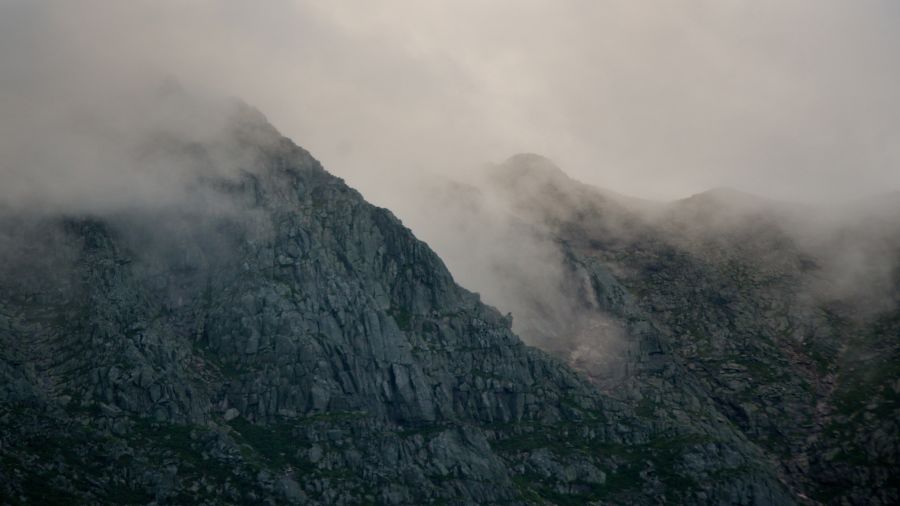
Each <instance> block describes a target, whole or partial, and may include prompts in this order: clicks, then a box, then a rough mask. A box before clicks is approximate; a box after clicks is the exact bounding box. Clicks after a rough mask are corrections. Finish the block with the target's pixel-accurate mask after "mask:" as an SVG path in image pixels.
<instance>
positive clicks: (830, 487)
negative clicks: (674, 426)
mask: <svg viewBox="0 0 900 506" xmlns="http://www.w3.org/2000/svg"><path fill="white" fill-rule="evenodd" d="M480 191H482V192H483V194H482V198H483V199H484V200H485V201H492V202H496V201H500V202H504V203H505V204H504V205H505V206H506V212H507V213H509V215H510V216H514V219H513V221H515V222H516V223H518V224H517V225H516V226H517V227H520V228H521V227H526V228H528V230H529V233H528V234H520V236H519V237H522V238H524V239H523V240H524V241H525V242H528V243H530V244H536V245H538V246H531V247H533V248H534V247H543V248H545V250H546V251H550V253H547V252H545V254H544V256H543V258H545V259H549V260H551V261H555V262H557V263H558V264H559V265H558V268H557V270H556V272H559V279H557V280H556V286H557V287H558V288H557V293H554V294H553V295H552V296H549V295H546V292H544V291H542V290H543V288H541V289H538V290H535V289H536V288H537V287H536V286H532V287H531V288H532V290H528V288H526V289H525V290H523V292H524V293H528V294H532V293H537V294H538V295H526V296H524V298H523V296H518V295H515V294H513V295H510V294H507V295H508V296H509V297H508V299H507V301H509V302H511V305H515V306H516V308H517V310H518V311H514V313H515V315H516V317H517V318H524V319H525V320H529V319H531V318H534V317H536V318H538V319H543V320H544V321H548V320H547V319H546V318H544V317H543V316H542V312H543V311H546V309H542V308H547V307H557V306H567V307H569V308H575V309H571V310H570V313H569V314H568V315H567V316H566V318H561V319H558V321H560V322H563V323H561V324H558V325H555V326H550V327H544V328H532V327H521V328H520V330H521V331H522V332H523V336H524V337H525V338H526V340H528V341H529V342H533V343H538V344H540V345H541V346H542V347H545V348H547V349H548V350H551V351H553V352H554V354H556V355H558V356H560V357H562V358H564V359H567V360H568V361H569V362H570V363H571V364H572V365H574V366H575V367H576V368H579V369H581V370H582V371H584V372H585V373H587V374H589V375H590V376H591V377H593V378H594V381H595V382H596V383H597V384H598V385H600V386H601V387H602V388H604V390H605V391H608V392H622V391H623V389H624V390H625V391H627V390H634V391H637V392H638V393H639V397H640V398H641V399H642V401H641V402H644V403H646V404H642V406H643V407H644V408H645V409H647V410H651V409H652V410H655V411H656V412H662V413H669V412H672V410H673V409H674V408H673V406H672V404H673V401H674V404H676V405H677V404H681V403H683V399H682V398H681V397H679V396H680V395H684V393H683V392H685V391H689V392H692V393H693V395H694V396H696V397H697V398H699V399H709V400H710V401H711V404H712V408H711V409H710V411H704V413H702V414H700V415H699V418H695V420H692V421H691V423H693V424H696V423H698V422H697V420H698V419H710V418H715V416H717V415H716V414H714V413H718V414H720V415H719V416H723V417H724V418H726V419H727V420H728V421H729V422H730V423H731V424H734V426H736V427H738V428H739V430H740V431H741V432H742V433H743V434H744V435H746V436H747V437H748V438H749V439H750V440H751V441H753V442H754V443H755V444H757V445H759V446H760V447H761V448H763V449H764V450H765V451H766V452H767V453H768V455H769V456H770V457H771V458H772V459H774V460H777V461H779V462H780V464H781V474H782V476H783V477H784V479H785V480H786V481H788V482H789V483H790V484H791V488H792V489H793V490H794V491H795V493H796V494H797V495H796V497H798V498H799V499H800V500H801V501H806V502H810V503H813V502H824V503H834V504H844V503H849V504H892V503H895V502H896V501H897V500H898V499H900V495H898V494H900V486H898V482H897V478H896V476H895V475H894V474H893V473H892V471H891V469H892V468H893V467H895V466H896V464H897V461H898V444H900V438H898V437H897V435H898V434H900V427H898V426H897V422H896V420H897V419H898V416H900V411H898V409H900V406H898V404H897V394H898V391H900V371H898V369H897V366H896V364H897V363H900V362H898V358H900V356H898V353H900V340H898V336H900V333H898V328H897V321H898V317H900V309H898V308H900V297H898V294H900V268H898V266H900V219H898V215H896V213H891V212H889V211H888V212H885V209H896V207H895V206H894V207H887V206H886V205H885V203H884V202H880V203H879V205H878V206H877V209H875V210H874V211H872V212H871V213H859V214H854V215H849V214H848V215H847V216H846V217H845V218H846V221H845V222H844V223H841V224H837V223H835V224H831V225H828V226H821V224H819V223H818V222H817V221H816V220H812V219H810V217H809V215H808V214H804V213H808V212H810V210H808V209H801V208H797V207H794V206H789V205H787V204H781V203H775V202H769V201H766V200H764V199H760V198H757V197H753V196H751V195H747V194H742V193H740V192H737V191H735V190H729V189H718V190H713V191H711V192H708V193H705V194H700V195H697V196H694V197H692V198H690V199H686V200H684V201H679V202H675V203H673V204H671V205H668V206H647V205H645V204H644V203H641V202H634V201H632V202H629V201H628V200H627V199H623V198H616V197H615V196H614V194H610V193H609V192H604V191H602V190H598V189H596V188H592V187H589V186H587V185H583V184H581V183H578V182H577V181H574V180H572V179H570V178H568V177H567V176H565V174H564V173H562V171H560V170H559V169H558V168H556V167H554V166H553V165H552V163H551V162H549V161H547V160H543V159H540V158H538V157H535V156H534V155H527V156H524V157H522V156H519V157H514V158H512V159H510V160H509V161H507V162H506V163H504V164H502V165H501V166H499V167H497V168H496V169H495V170H494V171H493V173H492V175H491V178H490V181H489V182H488V183H487V184H485V185H484V186H483V187H482V189H481V190H480ZM493 206H494V208H496V207H497V206H496V204H493ZM492 212H494V213H496V211H492ZM456 216H460V217H462V219H465V218H467V217H469V216H471V214H466V213H461V214H457V215H456ZM801 226H803V227H804V228H802V229H801ZM815 227H820V228H821V230H819V229H817V228H815ZM798 230H802V232H798ZM515 248H521V246H516V247H515ZM515 248H513V249H515ZM513 249H511V250H510V253H509V254H510V256H513V255H515V253H514V252H513V251H512V250H513ZM452 260H453V259H451V263H452ZM476 288H477V285H476ZM541 294H544V295H541ZM560 300H562V301H563V302H560ZM507 301H504V302H507ZM523 313H524V314H523ZM535 315H537V316H535ZM611 347H612V348H615V349H617V350H618V354H617V357H618V359H616V360H612V361H611V360H609V355H610V353H609V350H610V348H611ZM647 350H650V351H647ZM659 361H662V362H663V363H666V364H667V365H666V366H665V367H667V368H668V370H669V372H668V373H667V374H668V375H670V376H673V377H675V378H677V379H675V380H674V381H673V382H674V383H677V384H678V385H679V388H678V389H675V390H672V389H669V390H665V389H660V388H661V387H660V383H659V377H660V374H659V373H658V372H657V371H655V370H654V368H653V367H651V366H648V364H653V363H654V362H659ZM663 376H664V375H663ZM654 389H655V390H656V392H664V395H662V396H653V394H652V393H651V394H650V395H647V392H648V391H650V392H653V391H654ZM648 398H649V399H651V401H646V400H644V399H648Z"/></svg>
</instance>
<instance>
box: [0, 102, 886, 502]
mask: <svg viewBox="0 0 900 506" xmlns="http://www.w3.org/2000/svg"><path fill="white" fill-rule="evenodd" d="M161 138H162V139H163V140H162V141H161V140H160V138H156V140H155V141H154V142H155V143H156V144H154V148H153V149H164V150H166V151H178V152H180V153H183V154H186V155H185V156H190V157H191V158H192V159H193V160H194V161H196V162H197V164H199V165H203V164H215V163H216V160H218V158H217V157H216V156H212V154H211V153H213V152H214V151H215V150H216V149H218V148H217V147H216V146H212V145H204V144H202V143H201V144H197V143H181V142H180V141H179V140H178V139H172V138H166V137H164V136H163V137H161ZM218 142H220V143H224V144H225V145H227V146H228V147H229V149H230V150H238V151H240V152H241V153H243V154H245V155H246V154H248V153H249V154H250V155H251V156H243V157H241V160H243V162H242V163H243V165H242V166H241V167H240V170H238V171H237V172H235V173H234V174H233V175H222V176H221V177H200V178H197V181H196V182H195V183H194V184H195V189H196V195H201V194H202V195H204V197H203V198H204V199H205V200H203V202H206V204H204V205H200V204H198V201H199V200H200V199H199V197H198V201H190V202H189V203H186V204H184V205H171V206H164V207H155V208H154V207H150V208H146V207H140V208H138V207H136V208H128V209H122V210H118V211H116V212H93V213H82V214H72V213H69V214H62V215H60V214H54V213H36V212H34V211H28V212H26V211H21V210H19V211H8V212H6V211H5V212H4V213H3V216H2V219H0V230H2V241H3V242H2V245H3V248H2V256H3V258H2V260H3V261H2V267H0V502H2V503H4V504H110V503H119V504H147V503H155V504H251V503H261V504H289V503H299V504H432V503H433V504H584V503H589V502H595V503H597V504H659V503H671V504H747V505H750V504H757V505H763V504H793V503H794V502H795V501H796V500H797V498H796V495H794V494H793V493H792V492H791V491H790V490H789V489H788V487H787V486H785V484H784V483H782V482H781V481H780V479H779V471H778V468H777V466H776V464H775V462H774V461H773V460H771V459H770V457H769V456H768V455H767V454H766V452H765V451H763V450H762V449H761V448H765V446H764V445H763V446H760V445H759V444H758V443H754V440H759V439H760V437H757V436H758V434H766V433H768V432H767V431H770V430H771V426H772V420H782V419H784V418H785V417H789V416H793V414H790V413H788V414H782V413H781V412H778V411H777V409H778V408H777V407H776V408H775V409H776V411H774V412H771V413H770V412H769V410H767V409H766V408H765V407H764V406H760V407H759V409H757V411H755V412H753V414H748V415H747V416H746V418H745V419H744V418H740V417H738V416H737V415H735V414H733V413H731V412H727V411H726V410H725V409H724V408H722V405H723V404H724V403H726V402H730V401H731V400H732V399H733V400H734V409H735V410H740V409H742V408H741V406H742V404H740V403H739V402H738V400H737V397H735V396H736V395H738V394H737V393H732V390H728V391H724V390H723V391H722V394H721V395H719V396H717V397H715V396H713V397H711V396H710V395H708V394H709V389H710V388H711V384H710V383H709V382H711V381H713V380H714V379H715V380H721V381H730V380H729V379H728V378H729V376H727V375H726V374H724V373H723V375H721V376H720V375H718V374H710V375H708V376H704V377H701V378H700V379H697V378H698V376H697V375H692V374H689V372H690V371H689V368H688V366H686V365H685V363H684V362H683V361H681V360H679V359H680V358H681V357H683V356H687V355H686V353H687V350H688V349H689V348H688V347H687V345H686V344H684V343H683V342H682V341H679V340H673V339H666V340H664V339H663V338H662V336H664V335H666V336H668V334H664V333H661V332H659V331H658V329H657V328H655V327H654V326H653V325H656V320H650V319H648V318H645V315H646V313H645V312H644V309H643V306H642V305H641V304H639V303H638V302H636V301H635V300H636V299H634V300H633V299H632V297H633V296H632V295H629V294H631V293H633V292H634V290H635V288H633V287H630V286H627V285H625V284H619V282H618V281H616V280H615V278H614V277H612V276H610V275H609V274H608V273H606V272H605V271H604V270H603V267H602V265H600V264H594V263H591V260H590V259H589V258H588V257H587V256H579V257H577V258H573V262H580V263H579V264H578V265H581V266H582V268H583V269H584V271H585V272H586V273H587V276H588V277H589V278H590V279H591V280H593V281H592V282H593V283H594V286H595V287H596V289H597V290H602V291H603V293H604V294H606V295H605V296H606V299H604V300H606V301H607V302H604V303H603V304H605V307H606V308H607V309H608V310H609V311H620V312H621V314H622V315H623V317H625V318H626V319H628V321H629V325H630V326H629V332H631V333H633V335H635V336H638V339H637V340H636V341H635V343H636V344H635V346H634V347H633V349H630V350H629V354H630V355H628V357H629V360H631V362H630V363H629V364H628V365H627V367H628V368H629V373H628V380H627V381H626V382H624V383H622V386H621V389H620V390H616V389H606V390H605V391H603V392H601V391H600V390H599V389H598V388H597V387H596V386H595V385H594V384H593V383H591V382H590V381H588V380H587V379H585V377H583V376H581V375H579V374H578V373H576V372H574V371H573V370H572V369H571V368H569V367H568V366H567V365H565V364H564V363H563V361H560V360H558V359H556V358H553V357H551V356H549V355H547V354H545V353H543V352H541V351H538V350H537V349H534V348H531V347H528V346H525V345H524V344H523V343H522V342H521V341H520V340H519V338H518V337H516V335H515V334H514V333H513V332H512V331H511V329H510V325H511V322H510V319H509V318H508V317H504V316H502V315H501V314H500V313H498V312H497V311H496V310H494V309H493V308H491V307H488V306H486V305H484V304H482V303H481V302H480V300H479V297H478V296H477V295H475V294H473V293H471V292H468V291H466V290H465V289H463V288H461V287H459V286H458V285H456V284H455V283H454V280H453V279H452V277H451V276H450V274H449V272H448V270H447V269H446V268H445V266H444V264H443V263H442V262H441V260H440V259H439V258H438V257H437V256H436V255H435V253H433V252H432V251H431V250H430V249H429V248H428V247H427V246H426V245H425V244H424V243H422V242H420V241H418V240H417V239H416V238H415V237H414V236H413V235H412V233H411V232H410V231H409V230H408V229H407V228H405V227H404V226H403V225H402V224H401V223H400V222H399V221H398V220H397V219H396V218H395V217H394V216H393V215H392V214H391V213H390V212H388V211H387V210H385V209H380V208H376V207H374V206H372V205H370V204H368V203H366V202H365V201H364V200H363V198H362V197H361V196H360V195H359V194H358V193H357V192H356V191H354V190H352V189H350V188H348V187H347V186H346V185H345V184H344V183H343V182H342V181H341V180H340V179H338V178H336V177H334V176H332V175H330V174H328V173H327V172H326V171H325V170H324V169H323V168H322V167H321V166H320V164H319V163H318V162H317V161H316V160H314V159H313V158H312V157H311V156H310V155H309V153H307V152H306V151H304V150H303V149H301V148H299V147H297V146H296V145H294V144H293V143H292V142H291V141H290V140H288V139H286V138H283V137H282V136H280V135H279V134H278V133H277V132H276V131H275V130H274V129H273V128H272V127H271V126H270V125H268V123H267V122H266V121H265V120H264V118H262V117H261V115H259V114H258V113H255V112H254V111H252V110H249V109H248V108H246V107H237V108H236V110H235V113H234V118H233V123H232V124H231V126H230V128H229V129H228V132H227V135H226V136H225V138H223V139H219V141H218ZM201 190H202V191H201ZM192 191H193V190H192ZM187 194H188V195H194V194H195V193H191V192H190V191H189V192H187ZM209 199H212V200H213V201H214V202H215V204H216V205H209V202H210V201H209ZM573 265H574V264H573ZM598 293H599V292H598ZM666 297H668V294H666ZM697 310H700V308H697ZM663 323H665V324H666V327H665V328H666V329H675V328H677V327H676V326H675V325H676V324H675V323H673V322H670V321H663ZM894 328H896V327H894ZM704 332H713V329H712V328H710V329H708V330H704ZM673 346H674V347H675V350H676V352H674V353H673V352H672V351H670V349H671V348H672V347H673ZM747 346H749V345H747ZM721 353H722V354H725V351H724V350H723V351H722V352H721ZM723 356H724V355H723ZM728 364H730V362H727V363H723V364H722V366H721V367H722V368H724V369H722V370H723V371H728V373H727V374H731V375H732V376H734V377H735V378H736V379H735V385H736V386H735V390H734V392H739V390H737V389H738V388H739V387H738V386H737V385H740V381H742V380H746V381H747V382H751V380H752V378H751V377H750V373H749V372H748V371H750V372H752V371H754V370H755V369H751V368H750V367H749V366H741V365H739V364H735V365H733V366H731V365H728ZM729 367H730V368H729ZM742 367H744V368H742ZM773 381H774V380H773ZM750 384H751V385H753V386H748V387H747V388H753V389H756V390H753V392H754V395H762V394H763V391H764V390H765V388H766V386H765V385H759V386H756V385H758V383H752V382H751V383H750ZM819 387H820V386H819V385H816V388H819ZM771 388H773V389H775V388H778V387H777V386H776V385H773V386H772V387H771ZM822 388H824V386H823V387H822ZM784 389H785V391H786V392H789V393H791V394H793V393H794V389H793V387H789V386H787V387H784ZM765 392H769V390H765ZM767 395H768V394H767ZM771 395H775V394H774V393H772V394H771ZM779 395H782V394H779ZM785 395H786V394H785ZM885 395H887V392H885ZM768 398H771V397H761V399H768ZM755 402H757V404H758V403H759V401H755ZM773 404H774V401H773ZM774 405H776V406H777V404H774ZM806 407H807V406H806V405H803V408H804V409H805V408H806ZM812 407H813V408H815V405H814V404H813V406H812ZM748 409H749V408H748ZM798 409H799V408H798ZM722 413H725V414H726V415H727V416H722ZM741 413H743V411H741ZM806 413H807V411H801V412H800V414H803V415H805V414H806ZM809 415H810V416H814V415H815V412H810V413H809ZM849 420H850V419H847V420H845V421H849ZM879 420H883V419H882V418H879ZM797 423H798V424H802V423H806V422H803V421H798V422H797ZM891 423H893V422H884V424H885V425H884V427H883V428H882V429H881V430H882V437H883V439H887V440H888V441H895V439H894V436H895V435H896V431H895V430H894V431H892V429H895V427H894V426H892V425H891ZM852 426H853V425H852V424H849V425H846V424H845V425H839V426H836V428H835V430H837V431H841V430H849V429H847V427H852ZM754 428H755V429H754ZM751 429H754V430H756V431H757V432H754V430H751ZM841 434H843V433H841ZM748 435H749V436H748ZM846 437H847V438H851V439H849V440H850V441H852V438H854V437H859V434H858V433H855V432H849V433H847V436H846ZM873 442H874V441H873ZM809 444H811V445H815V444H820V443H819V442H816V441H812V442H810V443H809ZM879 447H883V446H882V445H879ZM853 448H857V446H854V447H853ZM836 455H837V454H836ZM886 458H893V457H892V456H891V455H887V456H886ZM832 460H833V459H832ZM798 465H810V466H814V465H819V463H818V462H813V461H811V462H809V463H806V462H804V463H802V464H798ZM828 469H829V470H834V471H835V472H838V471H839V470H840V469H839V468H834V467H829V468H828ZM854 469H856V468H854ZM867 469H868V468H867ZM844 478H846V477H844V476H842V475H840V474H839V475H837V476H835V478H834V479H836V480H838V479H844Z"/></svg>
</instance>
